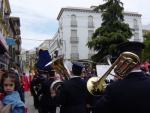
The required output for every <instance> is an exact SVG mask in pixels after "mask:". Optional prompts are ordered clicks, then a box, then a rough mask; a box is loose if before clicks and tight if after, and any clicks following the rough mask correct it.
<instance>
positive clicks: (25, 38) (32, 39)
mask: <svg viewBox="0 0 150 113" xmlns="http://www.w3.org/2000/svg"><path fill="white" fill-rule="evenodd" d="M21 39H22V40H31V41H50V39H45V40H37V39H29V38H21Z"/></svg>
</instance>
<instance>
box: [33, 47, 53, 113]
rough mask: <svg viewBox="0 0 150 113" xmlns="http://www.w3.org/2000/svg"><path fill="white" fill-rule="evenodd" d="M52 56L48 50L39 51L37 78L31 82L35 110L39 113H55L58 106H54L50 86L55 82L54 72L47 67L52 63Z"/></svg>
mask: <svg viewBox="0 0 150 113" xmlns="http://www.w3.org/2000/svg"><path fill="white" fill-rule="evenodd" d="M51 60H52V59H51V56H50V55H49V52H48V50H42V49H40V50H39V59H38V62H37V64H36V69H37V72H38V73H37V76H35V77H34V78H33V80H32V82H31V92H32V94H33V96H34V100H35V104H34V105H35V108H38V112H39V113H55V112H56V106H55V105H54V104H53V102H52V100H51V95H50V88H49V87H50V86H51V83H52V82H53V81H54V75H55V74H54V73H55V72H54V70H53V68H52V67H51V66H50V65H49V66H45V65H46V64H47V63H48V62H50V61H51Z"/></svg>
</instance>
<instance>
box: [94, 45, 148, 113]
mask: <svg viewBox="0 0 150 113" xmlns="http://www.w3.org/2000/svg"><path fill="white" fill-rule="evenodd" d="M143 48H144V45H143V44H142V43H140V42H125V43H122V44H120V45H119V46H118V49H119V53H122V52H125V51H128V52H132V53H135V54H137V55H138V56H139V57H140V56H141V52H142V49H143ZM149 89H150V78H149V77H147V76H146V75H145V74H144V73H143V72H142V71H141V70H140V63H138V64H137V65H136V66H135V68H134V69H132V70H131V71H130V72H129V73H128V74H127V75H126V76H125V77H124V78H123V79H121V80H117V81H115V82H113V83H111V84H110V85H108V86H107V88H106V90H105V92H104V95H103V96H102V97H101V98H100V99H99V100H98V102H97V104H96V107H95V110H94V113H148V112H150V107H149V105H150V90H149Z"/></svg>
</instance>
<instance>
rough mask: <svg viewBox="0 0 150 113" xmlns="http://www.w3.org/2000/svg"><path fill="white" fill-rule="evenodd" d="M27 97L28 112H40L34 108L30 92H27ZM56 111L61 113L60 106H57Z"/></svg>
mask: <svg viewBox="0 0 150 113" xmlns="http://www.w3.org/2000/svg"><path fill="white" fill-rule="evenodd" d="M25 99H26V103H25V104H26V106H27V108H28V113H38V111H37V110H35V109H34V106H33V98H32V96H31V94H30V92H26V94H25ZM56 113H59V108H57V112H56Z"/></svg>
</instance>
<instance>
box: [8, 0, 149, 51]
mask: <svg viewBox="0 0 150 113" xmlns="http://www.w3.org/2000/svg"><path fill="white" fill-rule="evenodd" d="M121 1H122V2H123V3H124V8H125V11H131V12H138V13H139V14H142V23H143V24H144V25H145V24H149V23H150V14H149V12H148V11H149V9H150V7H149V4H148V1H147V0H142V1H141V0H121ZM9 2H10V7H11V10H12V16H18V17H20V21H21V37H22V38H24V39H30V38H32V39H33V40H37V39H48V38H52V37H53V36H54V34H55V33H56V32H57V29H58V21H57V20H56V18H57V16H58V14H59V11H60V10H61V8H63V7H68V6H72V7H85V8H86V7H87V8H89V7H90V6H92V5H99V4H102V3H104V1H103V0H9ZM39 43H41V41H36V42H35V41H34V43H33V41H31V40H22V47H23V48H26V49H32V48H35V47H36V46H38V45H39Z"/></svg>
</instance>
